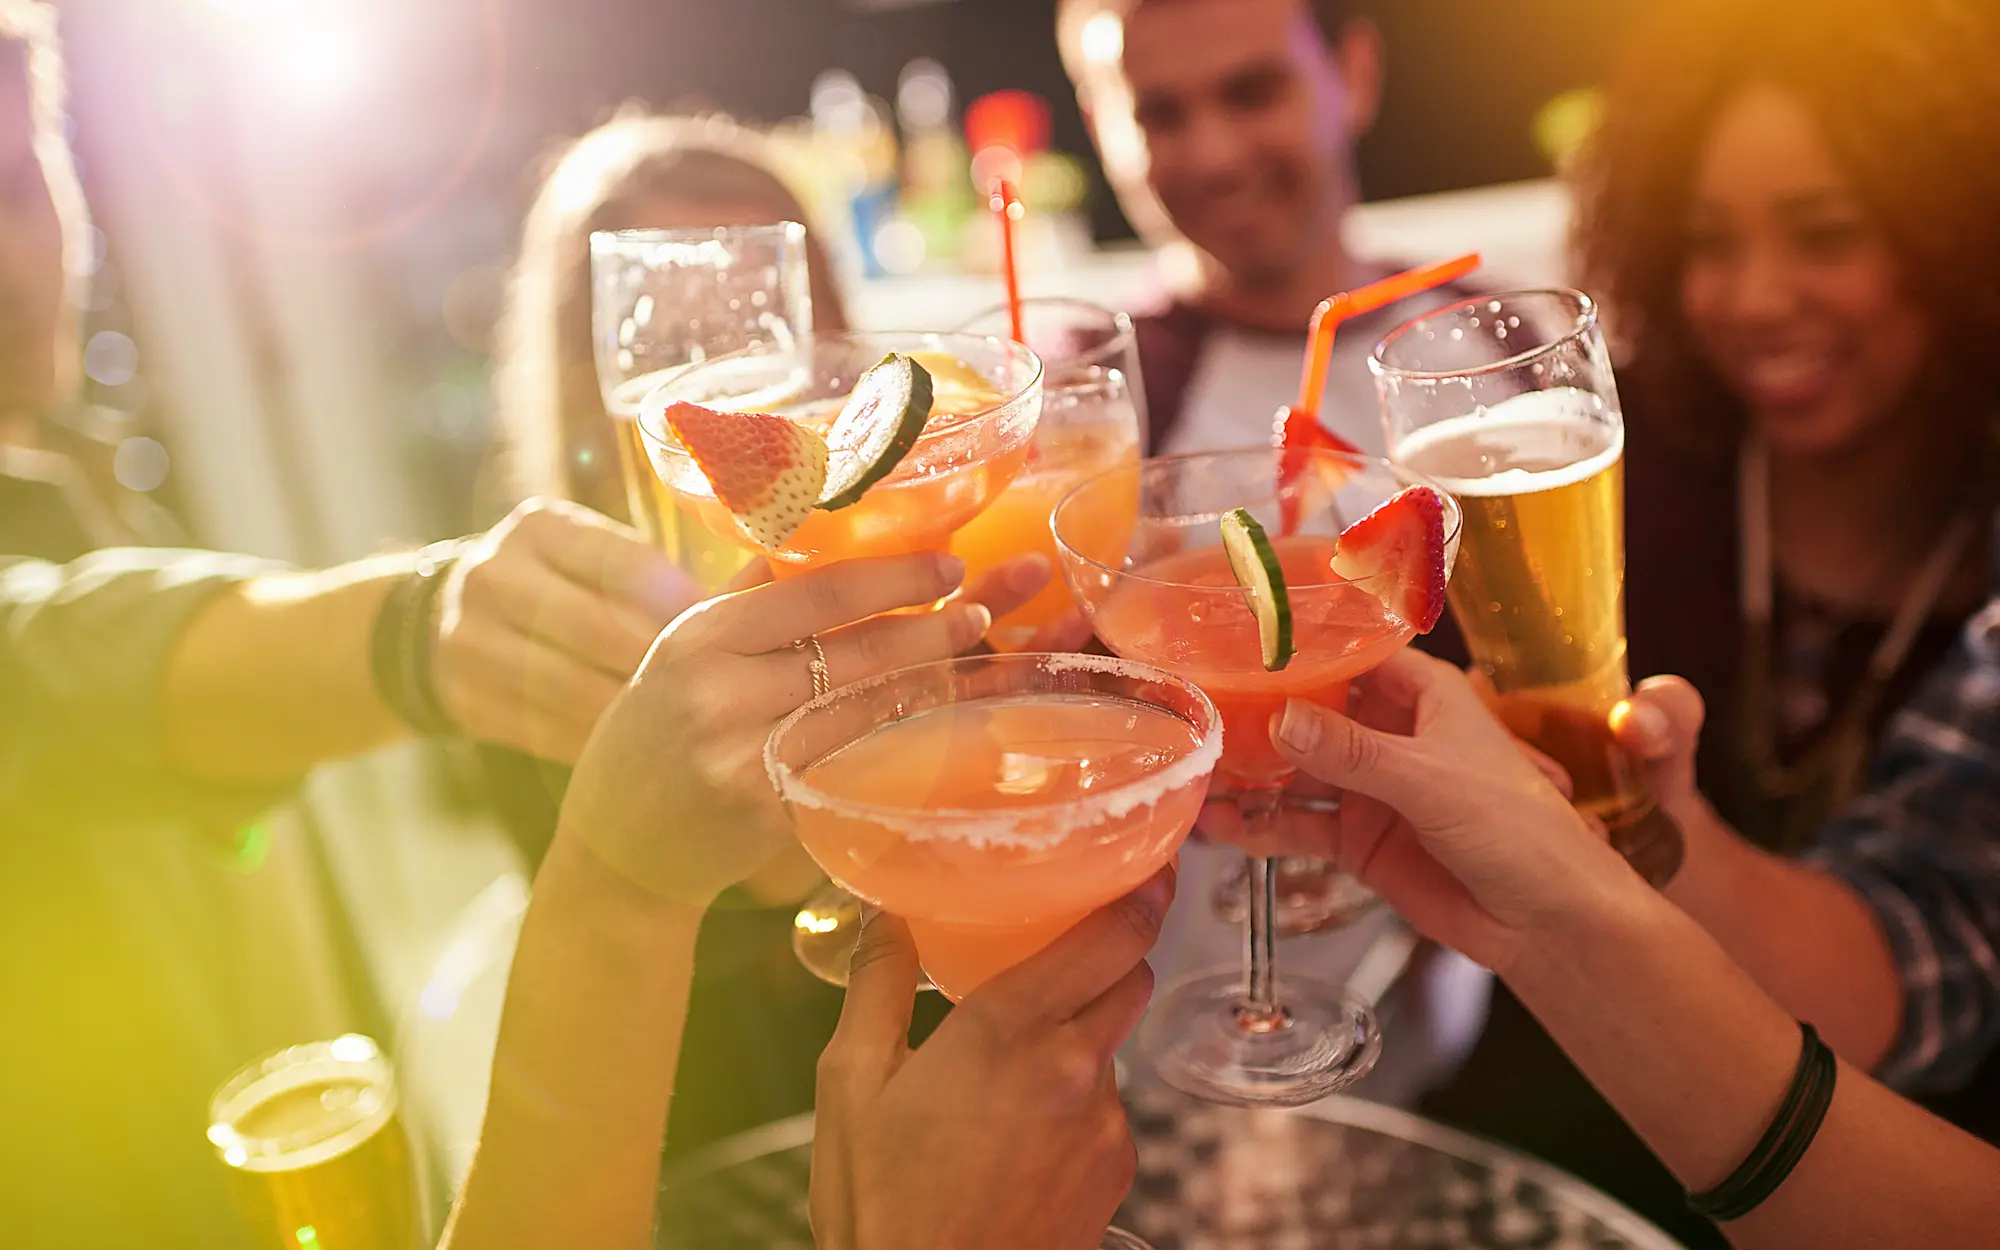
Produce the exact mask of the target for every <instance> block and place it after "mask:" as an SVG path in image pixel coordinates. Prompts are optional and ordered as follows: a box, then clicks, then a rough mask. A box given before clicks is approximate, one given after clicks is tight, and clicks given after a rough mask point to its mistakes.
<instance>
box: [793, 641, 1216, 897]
mask: <svg viewBox="0 0 2000 1250" xmlns="http://www.w3.org/2000/svg"><path fill="white" fill-rule="evenodd" d="M988 674H991V675H992V676H990V677H989V676H987V675H988ZM982 679H983V680H982ZM1121 683H1128V684H1130V685H1132V686H1141V687H1143V686H1154V687H1161V688H1165V689H1166V690H1169V691H1172V692H1174V693H1175V695H1176V697H1177V700H1178V701H1180V702H1182V703H1184V704H1185V705H1186V706H1185V709H1183V708H1181V707H1163V706H1162V705H1160V704H1158V703H1157V702H1155V701H1153V700H1151V699H1146V698H1143V697H1140V696H1138V695H1132V694H1121ZM891 691H894V694H893V695H891V696H890V698H889V701H888V702H887V703H886V704H884V705H883V712H884V714H885V715H886V716H887V719H877V718H873V717H869V718H859V717H856V716H855V714H854V713H855V712H856V711H858V710H860V709H858V708H854V706H853V705H856V704H857V703H860V702H862V701H865V700H871V699H880V698H882V697H883V696H885V695H887V694H889V692H891ZM1022 694H1028V695H1055V694H1102V695H1117V696H1119V697H1124V698H1131V699H1135V700H1136V701H1139V702H1144V703H1148V704H1149V705H1151V706H1155V707H1161V710H1163V711H1168V712H1171V713H1173V714H1174V715H1176V716H1179V717H1180V718H1181V719H1183V720H1186V721H1187V722H1188V724H1189V725H1190V727H1191V728H1193V729H1194V730H1195V732H1196V733H1197V734H1198V735H1199V736H1200V738H1201V742H1200V745H1198V746H1197V747H1196V748H1195V749H1194V750H1193V751H1192V752H1190V753H1188V754H1187V755H1185V756H1182V757H1181V758H1180V759H1178V760H1176V761H1174V763H1173V764H1171V765H1169V766H1168V767H1166V768H1163V769H1161V770H1159V771H1158V772H1153V773H1148V774H1147V775H1146V776H1144V777H1141V778H1138V779H1136V780H1133V781H1128V782H1125V783H1123V784H1121V785H1115V786H1112V787H1110V788H1108V789H1104V790H1093V791H1091V793H1090V794H1089V796H1087V797H1085V798H1081V799H1076V800H1073V801H1071V802H1067V803H1033V804H1023V805H1020V806H1017V807H984V808H951V807H919V806H905V805H901V804H895V805H891V804H881V803H862V802H858V801H856V800H853V799H842V798H837V797H835V796H833V795H830V794H827V793H826V792H825V791H823V790H820V789H818V788H817V787H815V786H813V785H812V783H810V782H808V781H807V780H806V779H805V777H804V775H803V774H804V772H805V771H806V770H807V769H810V768H811V767H812V766H813V765H814V764H817V763H819V762H820V761H821V760H823V759H825V758H826V757H827V756H829V755H831V754H832V753H833V752H835V751H838V750H839V749H840V748H841V747H844V746H846V745H848V744H849V743H852V742H854V741H857V740H858V739H860V738H861V737H863V736H865V735H867V734H868V733H871V732H873V731H874V730H876V729H879V728H882V727H883V726H885V725H888V724H892V723H896V722H899V721H904V720H908V719H910V718H911V717H913V716H915V715H917V714H919V713H922V712H929V711H936V710H937V709H940V708H946V707H954V706H957V705H959V704H962V703H969V702H972V701H974V700H978V699H990V698H1004V697H1008V696H1013V695H1022ZM844 710H845V711H846V714H845V715H843V714H842V713H843V711H844ZM814 731H817V732H814ZM809 733H810V734H812V736H805V735H808V734H809ZM1221 757H1222V718H1221V715H1220V714H1219V713H1218V712H1217V711H1216V710H1215V704H1214V703H1212V702H1210V701H1209V697H1208V695H1207V694H1205V693H1204V692H1203V691H1202V689H1201V687H1200V686H1198V685H1197V684H1195V683H1194V682H1192V681H1189V680H1188V679H1187V678H1185V677H1181V676H1179V675H1178V674H1176V673H1172V672H1169V671H1167V670H1166V669H1162V668H1156V667H1155V666H1153V665H1150V664H1142V663H1140V662H1139V661H1137V660H1126V659H1121V658H1119V657H1117V656H1107V655H1078V654H1072V653H1068V652H1019V653H1015V654H1012V655H974V656H961V657H959V658H957V659H952V660H936V661H932V662H930V663H926V664H912V665H910V666H908V667H906V668H899V669H895V670H893V671H891V672H887V673H882V674H879V675H878V676H875V677H870V678H865V679H863V680H861V681H857V682H852V683H849V684H848V685H845V686H842V687H840V688H839V689H837V690H832V691H829V692H828V693H826V694H823V695H821V696H819V697H818V698H816V699H813V700H812V701H811V702H809V703H806V704H805V705H804V706H802V707H800V708H799V709H798V710H796V711H794V712H793V713H792V714H791V715H789V716H787V717H786V718H785V719H784V720H782V721H780V722H778V726H777V728H775V729H773V730H772V731H771V736H770V737H769V738H768V739H766V740H765V744H764V768H765V770H766V771H767V772H768V773H769V774H770V777H771V784H772V785H773V786H774V787H776V788H777V791H778V796H779V797H780V798H781V799H783V800H784V801H785V802H787V803H791V804H796V805H798V806H802V807H811V808H817V809H819V810H822V811H827V812H831V813H833V814H834V815H837V816H853V817H860V818H864V819H866V820H868V821H871V822H873V823H875V824H879V825H881V826H882V827H883V828H885V829H889V830H892V831H894V832H897V833H904V834H910V835H913V836H917V837H921V838H925V839H929V838H947V839H949V838H958V839H972V838H979V839H982V840H985V841H987V842H988V843H989V844H991V843H1005V844H1019V845H1026V846H1030V847H1036V848H1047V847H1050V846H1054V845H1056V844H1058V843H1060V842H1061V841H1062V840H1063V839H1065V838H1067V837H1068V836H1069V835H1070V834H1072V833H1075V832H1076V831H1078V830H1079V829H1087V828H1090V827H1092V826H1094V825H1097V824H1100V823H1102V822H1103V821H1104V820H1105V819H1106V818H1107V817H1108V816H1109V815H1111V814H1113V813H1118V812H1124V811H1130V810H1133V809H1134V808H1137V807H1139V806H1143V805H1145V804H1147V803H1150V802H1155V801H1157V800H1158V799H1159V798H1160V797H1162V796H1164V795H1168V794H1171V793H1173V792H1174V791H1175V790H1178V789H1180V788H1181V787H1182V786H1185V785H1187V784H1189V783H1190V782H1191V781H1194V780H1196V779H1197V778H1199V777H1201V776H1202V775H1203V774H1204V773H1207V772H1210V771H1212V770H1213V769H1214V768H1215V764H1216V761H1217V760H1219V759H1220V758H1221ZM1024 817H1025V818H1029V823H1028V826H1027V828H1026V830H1024V827H1023V823H1022V822H1023V818H1024ZM1105 901H1106V902H1109V901H1110V900H1109V899H1107V900H1105Z"/></svg>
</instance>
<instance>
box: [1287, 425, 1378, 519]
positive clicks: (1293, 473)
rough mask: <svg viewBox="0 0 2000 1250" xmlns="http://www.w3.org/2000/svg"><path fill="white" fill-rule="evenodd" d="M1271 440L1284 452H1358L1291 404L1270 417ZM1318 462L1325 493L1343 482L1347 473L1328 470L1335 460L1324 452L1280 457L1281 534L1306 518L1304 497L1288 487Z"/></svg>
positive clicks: (1357, 448)
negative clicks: (1321, 454) (1316, 454)
mask: <svg viewBox="0 0 2000 1250" xmlns="http://www.w3.org/2000/svg"><path fill="white" fill-rule="evenodd" d="M1271 441H1272V442H1273V443H1275V444H1276V445H1277V446H1278V447H1281V448H1283V449H1284V450H1285V451H1286V452H1287V453H1291V452H1297V451H1307V452H1311V451H1342V452H1346V453H1348V454H1349V455H1359V454H1360V452H1361V449H1360V448H1359V447H1356V446H1355V445H1354V444H1353V443H1350V442H1348V441H1347V440H1346V439H1344V438H1342V437H1341V436H1340V435H1338V434H1335V433H1334V432H1333V431H1332V430H1329V429H1327V428H1326V427H1325V426H1323V425H1321V424H1320V423H1319V418H1318V417H1315V416H1314V415H1313V414H1311V413H1309V412H1307V411H1306V410H1305V409H1303V408H1294V407H1292V406H1291V405H1290V404H1286V405H1285V406H1284V407H1282V408H1280V409H1278V415H1277V416H1275V417H1273V418H1272V419H1271ZM1316 465H1317V466H1320V475H1321V477H1322V478H1324V479H1326V480H1324V481H1323V482H1322V483H1321V484H1322V485H1323V486H1324V487H1325V489H1326V491H1327V493H1328V494H1332V493H1333V492H1334V491H1337V490H1339V489H1340V488H1341V486H1342V485H1343V484H1344V483H1345V482H1346V480H1347V477H1348V475H1347V474H1346V473H1330V472H1328V470H1329V469H1335V468H1336V462H1334V461H1330V460H1328V459H1327V458H1326V457H1324V456H1311V455H1291V454H1287V455H1285V456H1284V457H1282V458H1281V459H1280V461H1279V464H1278V489H1279V492H1280V498H1279V500H1278V529H1279V532H1280V533H1283V534H1296V533H1298V531H1299V524H1300V522H1302V521H1303V520H1304V519H1305V509H1306V498H1305V493H1304V492H1302V491H1298V490H1294V489H1291V488H1293V487H1296V486H1297V485H1298V483H1299V480H1300V479H1301V478H1303V477H1304V476H1305V475H1306V473H1307V471H1308V470H1310V469H1312V468H1313V467H1314V466H1316Z"/></svg>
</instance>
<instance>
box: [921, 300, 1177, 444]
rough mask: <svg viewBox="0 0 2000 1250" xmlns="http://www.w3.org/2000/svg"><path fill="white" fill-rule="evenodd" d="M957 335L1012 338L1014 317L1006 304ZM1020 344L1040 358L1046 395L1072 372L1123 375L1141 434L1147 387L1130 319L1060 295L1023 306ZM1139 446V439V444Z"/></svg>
mask: <svg viewBox="0 0 2000 1250" xmlns="http://www.w3.org/2000/svg"><path fill="white" fill-rule="evenodd" d="M958 330H959V333H961V334H990V335H992V336H993V337H994V338H1002V339H1004V338H1007V337H1009V336H1010V335H1012V334H1013V332H1014V328H1013V318H1012V316H1011V314H1010V313H1009V312H1008V310H1007V305H1005V304H995V305H994V306H993V307H991V308H988V309H986V310H985V311H984V312H981V313H979V314H978V315H976V316H974V317H973V318H972V319H971V320H970V321H967V322H966V323H965V324H964V325H962V326H959V327H958ZM1021 332H1022V335H1023V337H1024V341H1025V342H1026V343H1027V344H1028V346H1029V347H1030V348H1032V349H1033V350H1034V353H1035V355H1037V356H1040V357H1041V358H1042V365H1043V367H1044V368H1045V369H1046V370H1047V375H1046V376H1045V377H1044V378H1043V379H1042V385H1043V388H1044V389H1045V390H1054V389H1056V388H1057V387H1062V386H1067V385H1069V384H1070V381H1071V378H1070V376H1069V375H1070V374H1071V373H1072V371H1074V372H1077V373H1079V374H1081V373H1084V372H1086V371H1088V370H1091V369H1116V370H1117V371H1118V372H1120V373H1122V374H1124V375H1125V384H1126V387H1127V388H1128V389H1129V390H1130V392H1131V395H1132V408H1133V411H1134V413H1135V415H1136V417H1137V420H1138V424H1139V429H1140V430H1141V431H1144V430H1145V429H1146V428H1147V427H1146V384H1145V381H1144V379H1143V378H1142V377H1141V376H1140V373H1139V335H1138V332H1137V331H1136V330H1134V329H1133V327H1132V318H1131V317H1130V316H1129V315H1128V314H1126V313H1122V312H1119V311H1118V310H1116V309H1113V308H1106V307H1104V306H1103V305H1102V304H1093V303H1091V302H1090V301H1089V300H1082V299H1069V298H1067V297H1064V296H1043V297H1038V298H1035V299H1024V300H1022V301H1021ZM1142 441H1143V440H1142Z"/></svg>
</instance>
